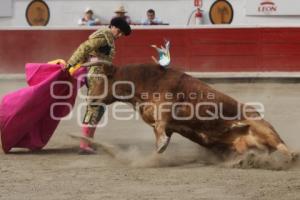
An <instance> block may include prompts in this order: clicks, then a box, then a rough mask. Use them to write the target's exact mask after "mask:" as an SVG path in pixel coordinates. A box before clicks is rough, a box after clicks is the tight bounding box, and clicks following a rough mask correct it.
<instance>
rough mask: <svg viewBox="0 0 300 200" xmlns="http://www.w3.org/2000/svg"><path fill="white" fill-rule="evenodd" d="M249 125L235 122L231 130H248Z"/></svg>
mask: <svg viewBox="0 0 300 200" xmlns="http://www.w3.org/2000/svg"><path fill="white" fill-rule="evenodd" d="M248 127H249V124H246V123H243V122H234V123H232V124H231V127H230V129H231V130H232V129H244V128H248Z"/></svg>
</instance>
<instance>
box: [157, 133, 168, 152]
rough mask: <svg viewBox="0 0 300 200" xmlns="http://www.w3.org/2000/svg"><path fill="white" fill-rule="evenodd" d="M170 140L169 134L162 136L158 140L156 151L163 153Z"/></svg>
mask: <svg viewBox="0 0 300 200" xmlns="http://www.w3.org/2000/svg"><path fill="white" fill-rule="evenodd" d="M169 142H170V137H167V136H165V137H161V138H160V140H159V141H158V142H157V145H156V152H157V153H163V152H164V151H165V150H166V149H167V147H168V144H169Z"/></svg>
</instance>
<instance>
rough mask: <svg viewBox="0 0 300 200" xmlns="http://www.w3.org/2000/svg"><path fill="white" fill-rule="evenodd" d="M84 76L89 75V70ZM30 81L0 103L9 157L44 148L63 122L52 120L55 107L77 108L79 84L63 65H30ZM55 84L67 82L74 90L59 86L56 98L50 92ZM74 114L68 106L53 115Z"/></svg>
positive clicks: (0, 123) (1, 126)
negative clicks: (15, 150) (20, 150)
mask: <svg viewBox="0 0 300 200" xmlns="http://www.w3.org/2000/svg"><path fill="white" fill-rule="evenodd" d="M81 72H82V73H86V72H85V68H84V70H81ZM26 81H27V83H28V85H29V86H28V87H25V88H22V89H20V90H17V91H15V92H11V93H9V94H7V95H6V96H4V97H3V99H2V101H1V103H0V131H1V141H2V148H3V150H4V152H5V153H8V152H9V151H10V150H11V149H12V148H14V147H22V148H28V149H30V150H37V149H41V148H43V147H44V146H45V145H46V144H47V142H48V141H49V139H50V137H51V136H52V135H53V133H54V131H55V129H56V127H57V126H58V124H59V122H60V120H59V119H53V118H52V117H51V114H50V110H51V105H52V104H53V103H61V102H63V103H69V104H70V105H72V107H73V105H74V102H75V99H76V95H77V90H78V86H77V81H76V79H74V78H73V77H71V76H70V75H69V73H68V72H67V71H64V70H63V69H62V66H61V65H54V64H44V63H29V64H26ZM55 81H66V82H68V83H71V85H72V86H73V87H69V86H68V85H66V84H55V86H54V87H52V88H53V93H54V94H55V96H54V95H51V92H50V88H51V84H52V83H54V82H55ZM81 85H82V84H81ZM79 87H80V85H79ZM69 94H70V95H69ZM67 95H69V97H67V98H64V99H60V98H59V97H58V98H57V96H67ZM70 111H71V110H70V109H69V108H68V107H67V106H55V107H54V108H53V115H54V116H55V117H64V116H66V115H67V114H68V113H69V112H70Z"/></svg>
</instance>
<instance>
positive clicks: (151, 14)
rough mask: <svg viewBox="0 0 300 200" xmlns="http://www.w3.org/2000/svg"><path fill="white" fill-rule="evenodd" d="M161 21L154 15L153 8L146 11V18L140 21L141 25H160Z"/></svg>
mask: <svg viewBox="0 0 300 200" xmlns="http://www.w3.org/2000/svg"><path fill="white" fill-rule="evenodd" d="M161 24H163V22H162V21H161V20H160V19H158V18H156V17H155V11H154V10H153V9H149V10H148V11H147V19H145V20H143V21H142V25H161Z"/></svg>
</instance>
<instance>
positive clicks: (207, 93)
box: [94, 61, 292, 158]
mask: <svg viewBox="0 0 300 200" xmlns="http://www.w3.org/2000/svg"><path fill="white" fill-rule="evenodd" d="M100 63H102V64H103V62H101V61H100ZM100 63H98V64H100ZM94 64H95V63H94ZM108 65H109V63H106V65H105V66H104V69H105V73H106V75H107V77H108V95H107V96H106V97H105V98H104V99H102V101H103V103H105V104H111V103H113V102H116V101H121V102H128V103H130V104H132V105H133V106H134V107H135V108H136V109H138V110H139V112H140V114H141V116H142V118H143V120H144V121H145V122H146V123H147V124H149V125H150V126H152V127H153V129H154V132H155V136H156V147H157V152H159V153H161V152H163V151H164V150H165V149H166V148H167V146H168V143H169V140H170V137H171V136H172V134H173V133H174V132H176V133H179V134H180V135H182V136H184V137H186V138H188V139H190V140H192V141H194V142H196V143H198V144H200V145H201V146H203V147H206V148H208V149H210V150H212V151H214V152H218V153H232V152H236V153H238V154H243V153H245V152H247V151H248V150H249V149H258V150H262V151H267V152H272V151H275V150H278V151H280V152H282V153H283V154H285V155H287V156H288V157H289V158H292V155H291V153H290V152H289V150H288V148H287V147H286V145H285V144H284V142H283V141H282V139H281V138H280V137H279V135H278V134H277V132H276V131H275V129H274V128H273V127H272V126H271V125H270V124H269V123H268V122H267V121H265V120H263V119H262V118H261V117H260V114H259V113H258V112H257V111H256V110H255V109H254V108H253V107H251V106H247V105H245V104H241V103H239V102H238V101H236V100H235V99H233V98H231V97H229V96H227V95H225V94H223V93H221V92H219V91H217V90H215V89H213V88H211V87H210V86H208V85H207V84H205V83H203V82H202V81H200V80H198V79H196V78H193V77H191V76H189V75H187V74H184V73H182V72H179V71H176V70H173V69H168V70H164V69H163V68H161V67H160V66H159V65H156V64H138V65H128V66H124V67H116V66H113V65H110V66H108ZM118 81H121V82H118ZM122 81H123V82H122ZM124 81H128V82H124ZM129 83H131V84H129ZM133 86H134V87H133Z"/></svg>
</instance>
